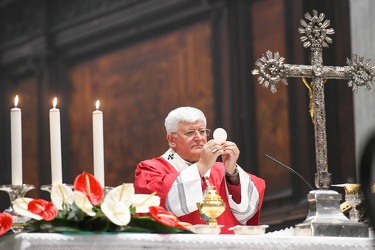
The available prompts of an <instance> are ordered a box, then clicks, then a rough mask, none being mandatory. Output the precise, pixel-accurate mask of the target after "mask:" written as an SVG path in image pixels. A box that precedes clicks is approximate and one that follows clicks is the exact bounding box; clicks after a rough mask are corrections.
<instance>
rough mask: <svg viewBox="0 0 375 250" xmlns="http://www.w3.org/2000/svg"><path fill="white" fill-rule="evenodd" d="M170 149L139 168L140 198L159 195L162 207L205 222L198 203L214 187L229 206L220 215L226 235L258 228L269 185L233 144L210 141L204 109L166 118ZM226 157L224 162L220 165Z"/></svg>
mask: <svg viewBox="0 0 375 250" xmlns="http://www.w3.org/2000/svg"><path fill="white" fill-rule="evenodd" d="M165 127H166V130H167V141H168V143H169V146H170V148H169V149H168V150H167V151H166V152H165V153H164V154H163V155H162V156H160V157H157V158H153V159H149V160H144V161H142V162H140V163H139V164H138V165H137V168H136V170H135V181H134V188H135V192H136V193H138V194H151V193H153V192H155V191H156V192H157V195H158V196H159V197H160V198H161V206H163V207H165V208H166V209H167V210H169V211H171V212H173V213H174V214H175V215H176V216H177V217H178V218H179V220H180V221H184V222H189V223H191V224H205V223H206V222H205V221H204V220H203V219H202V218H201V217H200V214H199V211H198V208H197V205H196V204H197V202H201V201H203V199H204V196H205V193H206V190H207V188H208V186H213V188H215V190H216V192H217V194H218V195H220V196H221V198H222V199H223V201H224V202H225V205H226V208H225V211H224V212H223V214H221V215H220V216H219V217H218V219H217V220H218V224H219V225H223V228H222V230H221V233H224V234H230V233H233V231H232V230H228V229H229V228H230V227H233V226H236V225H259V219H260V209H261V207H262V203H263V198H264V191H265V187H266V185H265V181H264V180H262V179H261V178H259V177H257V176H255V175H252V174H249V173H247V172H245V171H244V170H243V169H242V168H241V167H240V166H239V165H238V164H237V159H238V157H239V154H240V151H239V149H238V147H237V146H236V144H235V143H233V142H230V141H217V140H209V141H207V136H208V134H209V130H208V129H207V128H206V118H205V116H204V114H203V112H202V111H200V110H199V109H196V108H192V107H181V108H177V109H175V110H172V111H171V112H170V113H169V115H168V116H167V118H166V119H165ZM220 155H221V158H222V162H217V161H216V160H217V158H218V156H220Z"/></svg>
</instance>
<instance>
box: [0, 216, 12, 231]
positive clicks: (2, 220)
mask: <svg viewBox="0 0 375 250" xmlns="http://www.w3.org/2000/svg"><path fill="white" fill-rule="evenodd" d="M11 226H12V216H11V215H10V214H7V213H0V236H1V235H3V234H5V233H6V232H8V231H9V229H10V228H11Z"/></svg>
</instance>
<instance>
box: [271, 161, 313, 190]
mask: <svg viewBox="0 0 375 250" xmlns="http://www.w3.org/2000/svg"><path fill="white" fill-rule="evenodd" d="M264 155H265V156H266V157H268V158H269V159H271V160H273V161H274V162H276V163H278V164H280V165H281V166H283V167H284V168H286V169H288V170H289V171H290V172H292V173H293V174H296V175H298V176H299V177H300V178H301V179H302V180H304V181H305V182H306V184H307V185H308V186H309V187H310V188H311V190H314V188H313V187H312V186H311V185H310V184H309V183H308V182H307V181H306V179H305V178H303V177H302V175H300V174H299V173H297V172H296V171H295V170H294V169H293V168H290V167H288V166H287V165H285V164H283V163H281V162H279V161H278V160H276V159H274V158H272V157H271V156H269V155H267V154H264Z"/></svg>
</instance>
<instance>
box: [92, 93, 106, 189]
mask: <svg viewBox="0 0 375 250" xmlns="http://www.w3.org/2000/svg"><path fill="white" fill-rule="evenodd" d="M99 105H100V103H99V100H98V101H96V110H95V111H94V112H93V113H92V132H93V148H94V176H95V178H96V179H97V180H98V181H99V183H100V185H101V186H102V187H104V143H103V142H104V136H103V112H102V111H100V110H99Z"/></svg>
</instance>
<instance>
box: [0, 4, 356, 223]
mask: <svg viewBox="0 0 375 250" xmlns="http://www.w3.org/2000/svg"><path fill="white" fill-rule="evenodd" d="M47 2H48V3H47ZM312 9H316V10H318V12H323V13H325V14H326V17H327V19H330V20H331V26H332V27H333V28H334V29H335V31H336V34H335V35H334V37H333V39H334V43H333V44H332V45H330V48H329V49H325V50H324V60H325V61H324V62H325V64H326V65H340V66H343V65H345V58H346V57H349V56H350V39H348V37H349V36H350V30H349V17H348V15H349V14H348V13H349V5H348V1H347V0H327V1H303V0H282V1H280V0H236V1H232V0H207V1H197V0H175V1H167V0H145V1H137V0H130V1H115V0H114V1H102V0H80V1H74V0H70V1H68V0H55V1H54V2H49V1H44V0H34V1H33V2H31V1H25V0H17V1H8V2H4V3H3V4H2V5H0V33H1V34H2V36H0V83H1V84H0V97H1V98H0V99H1V100H0V103H1V105H0V117H1V118H0V121H1V123H0V139H1V141H2V142H3V143H2V144H1V145H0V149H1V150H0V168H1V175H0V185H1V184H7V183H10V165H11V163H10V125H9V110H10V108H11V107H12V104H13V98H14V96H15V94H18V95H19V96H20V98H21V99H20V100H21V102H20V107H21V108H22V111H23V118H22V119H23V162H24V164H23V165H24V181H25V183H30V184H33V185H35V186H36V187H37V189H36V190H34V191H33V192H30V194H29V196H34V197H37V196H38V197H42V198H47V199H48V195H47V194H46V192H41V191H40V190H39V189H38V188H39V186H40V185H44V184H49V183H50V181H51V176H50V174H51V173H50V155H49V154H50V152H49V150H50V148H49V127H48V110H49V108H51V103H52V99H53V97H54V96H57V97H58V99H59V103H58V107H59V108H60V111H61V122H62V150H63V178H64V182H66V183H73V181H74V178H75V177H76V175H77V174H79V173H81V172H82V171H88V172H93V169H92V165H93V149H92V117H91V116H92V112H93V111H94V109H95V102H96V100H98V99H99V100H100V102H101V106H100V109H101V110H102V111H103V113H104V143H105V179H106V184H107V185H108V186H114V185H119V184H121V183H123V182H132V181H133V180H134V168H135V166H136V164H137V163H138V162H139V161H141V160H143V159H146V158H150V157H155V156H159V155H160V154H162V153H163V152H164V151H165V150H166V149H167V146H168V145H167V143H166V139H165V129H164V126H163V124H164V118H165V116H166V115H167V113H168V112H169V111H170V110H171V109H173V108H175V107H178V106H183V105H191V106H196V107H198V108H200V109H202V110H203V111H204V112H205V113H206V115H207V118H208V127H210V128H212V129H214V128H215V127H219V126H223V127H224V128H226V129H227V131H228V137H229V139H230V140H232V141H235V142H236V143H237V144H238V145H239V147H240V150H241V155H240V159H239V163H240V165H241V166H242V167H244V168H245V169H246V170H248V171H249V172H252V173H255V174H257V175H259V176H260V177H262V178H264V179H265V180H266V182H267V190H266V197H265V203H264V207H263V211H262V217H261V221H262V223H265V224H269V225H271V227H270V229H271V230H272V229H279V228H285V227H286V226H293V225H294V224H295V223H298V222H301V221H303V220H304V219H305V217H306V213H307V205H308V204H307V201H306V194H307V193H308V191H309V189H308V188H307V187H306V185H305V183H303V182H302V181H301V180H300V179H298V178H297V177H296V176H295V175H292V174H290V173H289V172H287V171H286V170H285V169H283V168H281V167H280V166H277V165H276V163H274V162H272V161H270V160H269V159H267V158H266V157H265V156H264V154H269V155H271V156H272V157H274V158H276V159H278V160H280V161H281V162H283V163H285V164H287V165H289V166H290V167H292V168H294V169H296V170H297V171H298V172H300V173H301V174H302V175H303V176H304V177H305V178H306V179H308V181H309V182H310V183H311V184H313V180H314V173H315V146H314V134H313V133H314V132H313V131H314V130H313V126H312V124H311V118H310V117H309V113H308V104H309V100H308V94H307V90H306V88H305V86H304V85H303V84H302V83H301V81H300V79H289V80H288V86H283V85H282V84H281V83H279V84H278V85H277V89H278V92H277V93H276V94H272V93H271V92H270V89H269V88H263V87H262V86H260V85H259V84H258V83H257V81H256V77H254V76H252V75H251V70H252V69H254V68H255V61H256V59H257V58H259V57H261V56H262V54H264V53H265V52H266V51H267V50H271V51H272V52H276V51H278V52H280V54H281V56H283V57H284V58H286V63H291V64H297V63H298V64H309V59H308V58H309V55H308V50H306V49H304V48H303V47H302V44H301V42H300V34H298V28H299V27H300V23H299V22H300V20H301V19H302V18H303V15H304V14H305V13H306V12H310V13H311V11H312ZM24 10H27V11H24ZM14 17H17V18H14ZM28 20H33V22H30V21H28ZM326 93H327V94H326V105H327V109H326V112H327V137H328V160H329V164H330V171H331V172H332V173H333V180H334V182H335V183H343V182H346V181H348V180H353V178H354V176H355V167H354V164H355V163H354V162H355V160H354V159H355V156H354V129H353V109H352V105H353V102H352V98H351V95H352V94H351V90H350V89H349V88H348V87H347V86H346V84H345V83H342V82H338V81H332V82H331V81H330V83H329V84H327V86H326ZM3 117H5V118H4V119H3ZM7 206H8V199H7V198H6V196H5V195H4V193H1V194H0V208H2V209H5V208H6V207H7Z"/></svg>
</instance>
